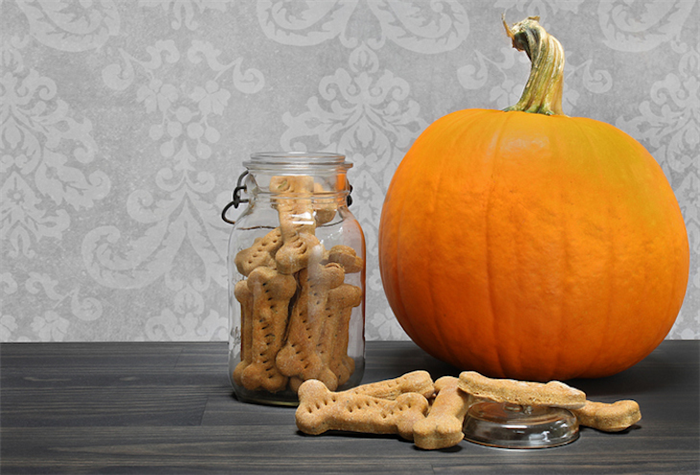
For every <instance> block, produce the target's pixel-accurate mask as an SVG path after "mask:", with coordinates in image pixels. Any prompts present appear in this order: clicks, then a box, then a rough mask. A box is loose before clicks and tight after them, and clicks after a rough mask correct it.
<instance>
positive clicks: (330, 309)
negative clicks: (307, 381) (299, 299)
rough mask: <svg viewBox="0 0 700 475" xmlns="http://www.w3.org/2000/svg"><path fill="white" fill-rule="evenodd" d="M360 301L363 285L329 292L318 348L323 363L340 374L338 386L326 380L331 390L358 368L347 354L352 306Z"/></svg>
mask: <svg viewBox="0 0 700 475" xmlns="http://www.w3.org/2000/svg"><path fill="white" fill-rule="evenodd" d="M361 303H362V289H361V288H360V287H357V286H355V285H350V284H342V285H341V286H340V287H338V288H335V289H331V290H330V291H329V292H328V299H327V303H326V307H325V308H324V316H323V320H324V323H323V330H322V332H321V336H320V338H319V341H318V345H317V348H316V351H317V353H318V354H319V356H320V357H321V361H322V363H323V365H324V366H325V367H327V368H330V370H331V371H332V372H333V373H334V374H335V375H336V377H337V384H336V385H335V387H334V386H333V385H332V384H331V385H329V384H328V383H326V386H328V389H330V390H331V391H335V390H336V389H337V387H338V386H342V385H343V384H345V383H346V382H347V381H348V380H349V379H350V376H351V375H352V373H353V372H354V371H355V360H353V359H352V358H350V357H349V356H348V340H349V327H350V317H351V314H352V309H353V308H354V307H357V306H358V305H360V304H361Z"/></svg>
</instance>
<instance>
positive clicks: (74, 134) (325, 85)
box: [0, 0, 700, 342]
mask: <svg viewBox="0 0 700 475" xmlns="http://www.w3.org/2000/svg"><path fill="white" fill-rule="evenodd" d="M699 3H700V2H698V1H696V0H644V1H626V0H589V1H583V0H563V1H559V0H496V1H492V0H489V1H487V0H402V1H393V0H316V1H312V0H308V1H302V0H291V1H290V0H259V1H244V0H228V1H223V0H221V1H216V0H211V1H209V0H128V1H127V0H100V1H96V0H0V35H1V36H0V37H1V38H2V44H1V57H0V61H1V64H2V69H1V70H0V173H1V176H0V187H1V193H0V197H1V203H0V220H1V221H0V224H1V233H0V245H1V248H0V259H1V261H0V264H1V266H0V299H2V308H1V311H0V341H5V342H6V341H93V340H224V339H225V338H226V334H227V330H228V322H227V316H226V315H227V309H226V305H227V294H226V280H227V277H226V243H227V240H228V235H229V231H230V229H229V225H227V224H226V223H224V222H223V221H222V220H221V219H220V216H219V213H220V210H221V209H222V208H223V206H224V205H225V204H226V203H227V202H228V200H229V199H230V195H231V191H232V189H233V187H234V186H235V182H236V179H237V177H238V174H239V173H240V172H241V171H242V170H243V167H242V165H241V162H242V161H243V160H244V159H246V158H247V156H248V155H249V154H250V153H252V152H256V151H263V150H280V149H290V150H291V149H294V150H304V149H306V150H327V151H334V152H341V153H344V154H345V155H347V157H348V158H349V160H350V161H352V162H353V163H354V168H353V169H352V170H351V171H350V174H349V177H350V180H351V182H352V183H353V186H354V191H353V196H354V204H353V206H352V210H353V211H354V213H355V214H356V216H357V217H358V218H359V220H360V222H361V224H362V226H363V228H364V230H365V233H366V238H367V247H368V268H367V330H366V332H367V338H368V339H374V340H376V339H404V338H406V335H405V334H404V333H403V331H402V330H401V329H400V327H399V326H398V324H397V322H396V321H395V319H394V317H393V315H392V312H391V310H390V308H389V306H388V304H387V302H386V300H385V298H384V295H383V290H382V284H381V280H380V276H379V267H378V260H377V252H376V243H377V227H378V224H379V214H380V211H381V206H382V202H383V199H384V194H385V193H386V189H387V186H388V184H389V181H390V180H391V177H392V175H393V173H394V171H395V169H396V167H397V165H398V163H399V162H400V161H401V158H402V157H403V155H404V154H405V153H406V151H407V150H408V148H409V147H410V145H411V144H412V142H413V140H415V138H416V137H417V136H418V135H419V134H420V132H421V131H422V130H423V129H424V128H425V127H427V125H429V124H430V123H431V122H432V121H434V120H435V119H437V118H438V117H440V116H442V115H445V114H447V113H449V112H452V111H454V110H457V109H462V108H474V107H486V108H504V107H506V106H508V105H511V104H513V103H515V102H516V101H517V99H518V98H519V96H520V93H521V91H522V87H523V85H524V83H525V80H526V78H527V75H528V71H529V63H528V60H527V57H526V56H525V55H524V54H523V53H518V52H517V51H515V50H514V49H512V48H511V45H510V40H509V39H508V38H507V36H506V35H505V32H504V30H503V27H502V25H501V23H500V22H501V14H502V13H503V12H505V14H506V17H507V19H508V21H509V22H515V21H518V20H521V19H523V18H524V17H526V16H529V15H539V16H540V17H541V18H542V23H543V25H544V26H545V28H547V29H548V30H549V31H550V32H551V33H552V34H554V35H555V36H557V38H558V39H559V40H560V41H561V43H562V44H563V45H564V48H565V49H566V51H567V64H566V70H565V72H566V86H565V91H564V112H565V113H567V114H569V115H576V116H587V117H592V118H596V119H599V120H602V121H605V122H609V123H612V124H614V125H616V126H617V127H619V128H621V129H622V130H624V131H626V132H628V133H629V134H631V135H632V136H634V137H635V138H636V139H637V140H639V141H640V142H641V143H642V144H643V145H644V146H645V147H647V149H648V150H649V151H650V152H651V153H652V155H654V157H655V158H656V160H657V161H658V162H659V164H660V165H661V167H662V168H663V170H664V172H665V173H666V175H667V177H668V179H669V181H670V183H671V185H672V187H673V189H674V190H675V193H676V196H677V198H678V201H679V203H680V205H681V208H682V211H683V214H684V217H685V220H686V225H687V229H688V234H689V239H690V245H691V252H692V256H691V275H690V281H689V285H688V291H687V296H686V300H685V303H684V306H683V308H682V310H681V313H680V315H679V317H678V320H677V322H676V325H675V326H674V328H673V329H672V331H671V333H670V334H669V338H673V339H698V338H700V96H699V89H700V83H699V80H700V32H699V27H700V4H699ZM234 218H235V216H234Z"/></svg>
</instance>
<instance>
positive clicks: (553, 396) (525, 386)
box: [459, 371, 586, 409]
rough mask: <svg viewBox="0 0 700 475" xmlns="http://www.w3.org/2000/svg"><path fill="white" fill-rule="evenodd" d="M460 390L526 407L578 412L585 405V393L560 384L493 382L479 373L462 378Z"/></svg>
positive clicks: (462, 376)
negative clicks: (556, 408) (548, 407)
mask: <svg viewBox="0 0 700 475" xmlns="http://www.w3.org/2000/svg"><path fill="white" fill-rule="evenodd" d="M459 388H460V389H461V390H462V391H464V392H466V393H467V394H471V395H473V396H476V397H479V398H484V399H489V400H492V401H496V402H508V403H511V404H520V405H523V406H550V407H562V408H564V409H578V408H581V407H583V406H584V404H585V403H586V394H585V393H584V392H583V391H579V390H578V389H575V388H572V387H571V386H567V385H566V384H564V383H562V382H560V381H550V382H548V383H546V384H545V383H535V382H526V381H517V380H514V379H491V378H487V377H486V376H483V375H481V374H479V373H477V372H476V371H463V372H462V373H460V375H459Z"/></svg>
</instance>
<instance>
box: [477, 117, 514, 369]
mask: <svg viewBox="0 0 700 475" xmlns="http://www.w3.org/2000/svg"><path fill="white" fill-rule="evenodd" d="M513 117H515V115H513V114H509V113H504V114H501V115H500V117H499V118H500V119H502V120H501V121H499V126H493V124H490V125H491V126H492V130H495V131H497V132H496V133H495V134H494V135H496V136H495V137H494V139H495V144H494V145H492V146H491V149H490V152H491V157H490V159H489V164H490V167H491V170H490V173H489V174H490V187H489V192H488V196H487V201H486V212H485V214H484V216H485V218H486V252H487V258H486V279H487V281H488V283H489V285H488V292H489V295H488V299H489V310H490V315H489V319H490V320H491V329H492V335H491V341H496V340H498V338H499V335H502V334H503V331H502V329H501V326H502V325H501V324H504V323H506V322H503V319H500V318H496V315H497V311H496V308H497V305H496V302H495V300H494V298H495V294H496V290H495V287H494V282H495V279H493V278H492V276H493V275H494V269H493V261H494V260H493V259H492V257H491V253H492V252H493V245H492V244H491V242H492V239H493V238H492V236H491V234H492V227H493V223H492V222H491V219H489V218H490V217H491V216H492V208H493V197H494V192H495V189H496V180H495V176H496V173H495V170H496V166H497V162H498V159H499V158H500V154H499V150H500V149H501V143H502V141H503V130H504V129H505V124H507V123H508V122H510V121H511V120H512V118H513ZM493 141H494V140H493V139H492V142H493ZM508 325H510V323H507V324H506V326H508ZM493 353H494V355H495V365H496V366H497V368H498V369H497V374H496V373H494V376H501V377H502V376H503V375H505V374H507V371H506V368H505V367H504V364H503V358H502V356H501V354H500V352H499V351H498V350H497V349H496V350H495V351H493Z"/></svg>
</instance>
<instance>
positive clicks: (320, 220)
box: [313, 183, 338, 226]
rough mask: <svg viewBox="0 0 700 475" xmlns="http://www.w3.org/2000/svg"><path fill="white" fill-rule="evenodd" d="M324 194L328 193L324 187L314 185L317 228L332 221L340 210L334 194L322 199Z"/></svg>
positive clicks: (318, 184) (317, 184)
mask: <svg viewBox="0 0 700 475" xmlns="http://www.w3.org/2000/svg"><path fill="white" fill-rule="evenodd" d="M324 193H328V191H327V190H326V189H324V188H323V185H321V184H320V183H314V203H313V207H314V216H315V218H316V225H317V226H322V225H324V224H326V223H328V222H330V221H332V220H333V218H334V217H335V213H336V210H337V209H338V201H337V200H336V198H335V195H334V193H330V194H329V195H328V196H327V197H322V196H323V194H324Z"/></svg>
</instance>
